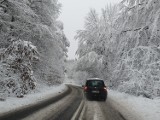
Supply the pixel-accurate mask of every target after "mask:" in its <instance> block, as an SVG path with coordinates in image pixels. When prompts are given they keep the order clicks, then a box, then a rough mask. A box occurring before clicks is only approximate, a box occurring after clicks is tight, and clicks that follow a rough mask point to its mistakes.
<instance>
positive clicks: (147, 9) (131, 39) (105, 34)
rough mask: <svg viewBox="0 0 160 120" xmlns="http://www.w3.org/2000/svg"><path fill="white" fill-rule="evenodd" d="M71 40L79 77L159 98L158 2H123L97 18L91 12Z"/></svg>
mask: <svg viewBox="0 0 160 120" xmlns="http://www.w3.org/2000/svg"><path fill="white" fill-rule="evenodd" d="M75 39H76V40H78V42H79V47H78V50H77V55H78V56H79V59H78V60H77V64H76V66H75V67H74V70H75V71H77V72H78V73H79V76H84V74H85V75H86V78H87V77H100V78H103V79H104V80H106V83H107V84H108V87H109V88H111V89H115V90H118V91H122V92H126V93H129V94H132V95H136V96H144V97H147V98H154V97H158V96H160V46H159V45H160V1H159V0H123V1H122V2H121V3H119V4H117V5H108V6H106V7H105V8H104V9H102V12H101V15H99V14H98V13H97V12H96V10H95V9H91V10H90V12H89V13H88V15H87V16H86V19H85V23H84V29H83V30H78V31H77V34H76V36H75ZM75 78H76V76H75Z"/></svg>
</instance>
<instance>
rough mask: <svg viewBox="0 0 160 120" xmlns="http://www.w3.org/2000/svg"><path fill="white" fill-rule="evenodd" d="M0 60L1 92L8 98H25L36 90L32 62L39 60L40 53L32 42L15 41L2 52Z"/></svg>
mask: <svg viewBox="0 0 160 120" xmlns="http://www.w3.org/2000/svg"><path fill="white" fill-rule="evenodd" d="M0 60H1V61H0V84H1V86H2V87H0V91H2V92H5V93H6V94H7V96H17V97H23V95H24V94H27V93H28V92H30V91H31V90H33V89H34V88H35V86H36V80H35V78H34V75H33V70H32V62H36V61H37V60H38V52H37V48H36V47H35V46H34V45H33V44H32V43H31V42H29V41H23V40H20V39H19V40H15V41H13V42H12V44H11V45H10V46H9V47H7V48H6V49H3V51H1V54H0Z"/></svg>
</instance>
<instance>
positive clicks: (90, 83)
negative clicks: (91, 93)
mask: <svg viewBox="0 0 160 120" xmlns="http://www.w3.org/2000/svg"><path fill="white" fill-rule="evenodd" d="M86 86H88V87H103V86H104V82H103V81H102V80H88V81H87V83H86Z"/></svg>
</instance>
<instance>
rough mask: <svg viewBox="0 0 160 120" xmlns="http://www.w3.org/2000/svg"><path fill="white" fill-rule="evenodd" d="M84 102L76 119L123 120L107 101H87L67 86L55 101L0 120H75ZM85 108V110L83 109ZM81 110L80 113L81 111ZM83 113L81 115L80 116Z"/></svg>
mask: <svg viewBox="0 0 160 120" xmlns="http://www.w3.org/2000/svg"><path fill="white" fill-rule="evenodd" d="M82 100H83V101H85V102H84V105H83V107H82V109H80V111H79V112H78V114H77V115H78V117H75V118H79V117H81V119H82V120H125V119H124V118H123V116H122V115H121V114H120V113H119V112H117V111H116V110H114V108H112V106H111V105H110V104H109V102H108V101H106V102H102V101H88V100H86V99H85V98H84V96H83V92H82V89H81V88H80V87H75V86H69V90H68V92H66V93H65V94H63V96H61V97H60V98H57V100H54V99H53V102H51V101H52V99H50V100H49V101H46V102H44V103H43V105H36V106H33V107H30V108H27V109H24V110H21V111H17V112H13V113H12V114H6V115H4V116H2V117H0V120H71V118H72V120H75V118H74V119H73V116H74V115H75V113H76V112H77V111H78V108H80V107H79V105H80V103H81V101H82ZM84 108H85V109H84ZM81 110H82V111H81ZM82 113H83V114H82Z"/></svg>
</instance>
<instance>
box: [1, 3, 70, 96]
mask: <svg viewBox="0 0 160 120" xmlns="http://www.w3.org/2000/svg"><path fill="white" fill-rule="evenodd" d="M60 9H61V4H60V3H59V2H58V1H57V0H0V94H4V95H5V96H16V97H23V96H24V95H25V94H28V93H30V92H31V91H32V90H33V89H35V88H36V87H37V86H39V87H40V85H43V84H45V85H48V86H50V85H54V84H61V83H62V82H63V80H64V70H65V66H64V62H65V61H66V58H67V47H69V41H68V40H67V38H66V36H65V34H64V32H63V23H62V22H61V21H59V20H58V16H59V14H60Z"/></svg>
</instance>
